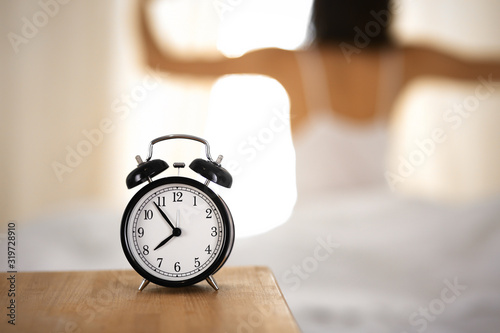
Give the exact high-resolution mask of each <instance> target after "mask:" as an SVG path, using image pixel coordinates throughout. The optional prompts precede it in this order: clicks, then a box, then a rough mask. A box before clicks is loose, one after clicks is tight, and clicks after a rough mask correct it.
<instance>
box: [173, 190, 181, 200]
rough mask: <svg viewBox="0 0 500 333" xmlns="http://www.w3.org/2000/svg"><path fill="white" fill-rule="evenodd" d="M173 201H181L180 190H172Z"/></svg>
mask: <svg viewBox="0 0 500 333" xmlns="http://www.w3.org/2000/svg"><path fill="white" fill-rule="evenodd" d="M172 194H173V195H174V202H182V192H173V193H172Z"/></svg>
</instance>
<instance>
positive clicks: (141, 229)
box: [137, 227, 144, 238]
mask: <svg viewBox="0 0 500 333" xmlns="http://www.w3.org/2000/svg"><path fill="white" fill-rule="evenodd" d="M137 233H138V234H139V238H142V237H143V236H144V228H143V227H140V228H139V229H137Z"/></svg>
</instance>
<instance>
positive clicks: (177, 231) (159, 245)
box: [153, 228, 181, 251]
mask: <svg viewBox="0 0 500 333" xmlns="http://www.w3.org/2000/svg"><path fill="white" fill-rule="evenodd" d="M180 235H181V229H179V228H174V230H173V232H172V234H171V235H170V236H168V237H167V238H165V239H164V240H162V241H161V242H160V244H158V245H157V246H156V247H155V248H154V250H153V251H156V250H157V249H159V248H160V247H162V246H163V245H165V244H167V242H168V241H169V240H171V239H172V237H178V236H180Z"/></svg>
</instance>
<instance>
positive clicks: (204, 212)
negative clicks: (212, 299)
mask: <svg viewBox="0 0 500 333" xmlns="http://www.w3.org/2000/svg"><path fill="white" fill-rule="evenodd" d="M172 139H187V140H194V141H197V142H200V143H202V144H204V145H205V153H206V158H207V159H201V158H197V159H195V160H193V161H192V162H191V163H190V164H189V167H190V168H191V169H192V170H193V171H194V172H196V173H197V174H199V175H201V176H202V177H203V178H204V181H203V183H201V182H199V181H197V180H195V179H192V178H188V177H182V176H181V175H180V173H181V170H182V169H183V168H184V167H185V163H183V162H175V163H173V166H174V167H175V168H177V169H178V172H177V174H178V175H177V176H171V177H164V178H158V177H156V176H158V175H159V174H160V173H161V172H163V171H165V170H166V169H167V168H168V167H169V165H168V164H167V162H165V161H164V160H160V159H151V158H152V155H153V146H154V145H155V144H157V143H159V142H161V141H166V140H172ZM136 160H137V163H138V166H137V168H136V169H134V170H133V171H132V172H131V173H130V174H129V175H128V176H127V179H126V184H127V187H128V188H129V189H131V188H133V187H136V186H138V185H141V184H143V183H145V182H147V184H146V185H145V186H144V187H142V188H140V189H139V191H138V192H137V193H136V194H135V195H134V196H133V197H132V199H131V200H130V202H129V203H128V205H127V207H126V208H125V212H124V213H123V217H122V221H121V230H120V234H121V244H122V248H123V251H124V253H125V256H126V257H127V260H128V262H129V263H130V265H131V266H132V267H133V268H134V270H135V271H136V272H137V273H139V274H140V275H141V276H142V277H143V278H144V279H143V281H142V283H141V284H140V286H139V291H142V290H143V289H144V288H145V287H146V286H147V285H148V283H149V282H153V283H155V284H157V285H160V286H165V287H183V286H189V285H193V284H195V283H198V282H201V281H203V280H206V281H207V282H208V283H209V284H210V286H212V288H214V289H215V290H218V289H219V287H218V286H217V283H216V281H215V279H214V277H213V275H214V274H215V273H216V272H217V271H218V270H219V269H220V268H221V267H222V266H223V265H224V263H225V262H226V260H227V259H228V257H229V255H230V253H231V250H232V248H233V244H234V223H233V218H232V215H231V212H230V211H229V208H228V207H227V205H226V203H225V202H224V200H223V199H222V198H221V197H220V196H219V195H217V194H216V193H215V192H214V191H213V190H212V189H211V188H210V187H209V185H210V183H215V184H217V185H220V186H223V187H227V188H230V187H231V185H232V182H233V179H232V177H231V175H230V174H229V172H228V171H227V170H226V169H224V168H223V167H222V166H221V161H222V155H219V157H218V158H217V160H215V161H214V160H213V159H212V157H211V155H210V146H209V144H208V142H207V141H206V140H204V139H202V138H199V137H196V136H192V135H184V134H171V135H166V136H162V137H159V138H156V139H154V140H153V141H151V143H150V145H149V155H148V157H147V158H146V160H145V161H143V160H142V158H141V157H140V156H136ZM153 178H157V179H154V180H153Z"/></svg>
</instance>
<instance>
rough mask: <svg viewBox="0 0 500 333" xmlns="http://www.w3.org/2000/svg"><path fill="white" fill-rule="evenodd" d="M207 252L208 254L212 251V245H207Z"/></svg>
mask: <svg viewBox="0 0 500 333" xmlns="http://www.w3.org/2000/svg"><path fill="white" fill-rule="evenodd" d="M205 252H206V253H207V254H210V253H212V250H211V249H210V245H209V246H207V248H206V249H205Z"/></svg>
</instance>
